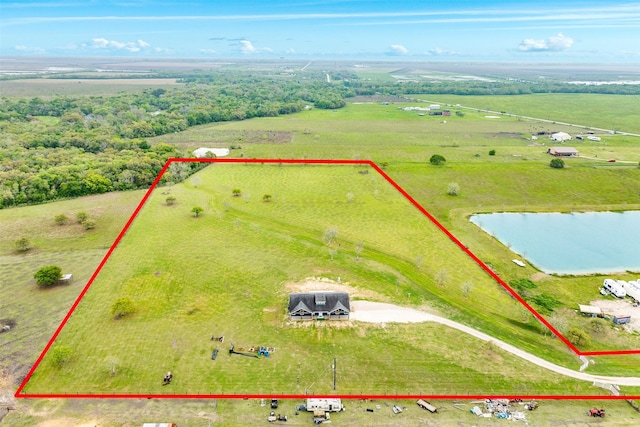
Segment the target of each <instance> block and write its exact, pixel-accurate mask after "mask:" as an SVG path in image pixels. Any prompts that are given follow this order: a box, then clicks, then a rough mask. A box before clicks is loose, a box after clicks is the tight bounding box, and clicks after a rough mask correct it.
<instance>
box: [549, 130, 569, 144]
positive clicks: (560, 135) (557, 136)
mask: <svg viewBox="0 0 640 427" xmlns="http://www.w3.org/2000/svg"><path fill="white" fill-rule="evenodd" d="M550 138H551V139H552V140H554V141H558V142H563V141H569V140H570V139H571V135H569V134H568V133H566V132H556V133H552V134H551V136H550Z"/></svg>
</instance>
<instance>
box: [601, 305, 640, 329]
mask: <svg viewBox="0 0 640 427" xmlns="http://www.w3.org/2000/svg"><path fill="white" fill-rule="evenodd" d="M590 304H591V305H593V306H596V307H600V309H601V310H602V312H603V313H604V314H608V315H609V316H629V315H630V316H631V322H630V323H627V324H625V325H622V327H623V328H625V329H626V330H629V332H634V331H636V332H640V307H634V306H633V304H632V303H631V302H630V301H629V300H628V299H621V300H595V301H591V303H590Z"/></svg>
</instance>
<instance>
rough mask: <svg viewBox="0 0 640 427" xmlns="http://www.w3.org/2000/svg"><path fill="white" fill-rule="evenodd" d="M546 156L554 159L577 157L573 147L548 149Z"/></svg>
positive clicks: (576, 151)
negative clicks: (554, 157) (549, 155)
mask: <svg viewBox="0 0 640 427" xmlns="http://www.w3.org/2000/svg"><path fill="white" fill-rule="evenodd" d="M547 154H551V155H552V156H556V157H578V154H579V153H578V150H576V149H575V148H573V147H549V148H548V149H547Z"/></svg>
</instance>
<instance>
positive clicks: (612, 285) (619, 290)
mask: <svg viewBox="0 0 640 427" xmlns="http://www.w3.org/2000/svg"><path fill="white" fill-rule="evenodd" d="M620 282H622V280H613V279H604V282H603V283H602V287H603V288H604V289H605V290H607V291H609V292H611V293H612V294H613V296H615V297H616V298H624V297H626V296H627V292H625V290H624V288H623V287H622V283H620Z"/></svg>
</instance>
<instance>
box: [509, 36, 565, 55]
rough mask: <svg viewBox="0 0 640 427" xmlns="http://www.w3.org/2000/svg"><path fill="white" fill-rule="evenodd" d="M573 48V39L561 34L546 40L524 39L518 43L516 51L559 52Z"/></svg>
mask: <svg viewBox="0 0 640 427" xmlns="http://www.w3.org/2000/svg"><path fill="white" fill-rule="evenodd" d="M571 46H573V39H572V38H571V37H567V36H565V35H564V34H562V33H558V34H556V35H555V36H551V37H549V38H547V39H524V40H522V42H520V45H519V46H518V50H520V51H522V52H559V51H563V50H567V49H569V48H570V47H571Z"/></svg>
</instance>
